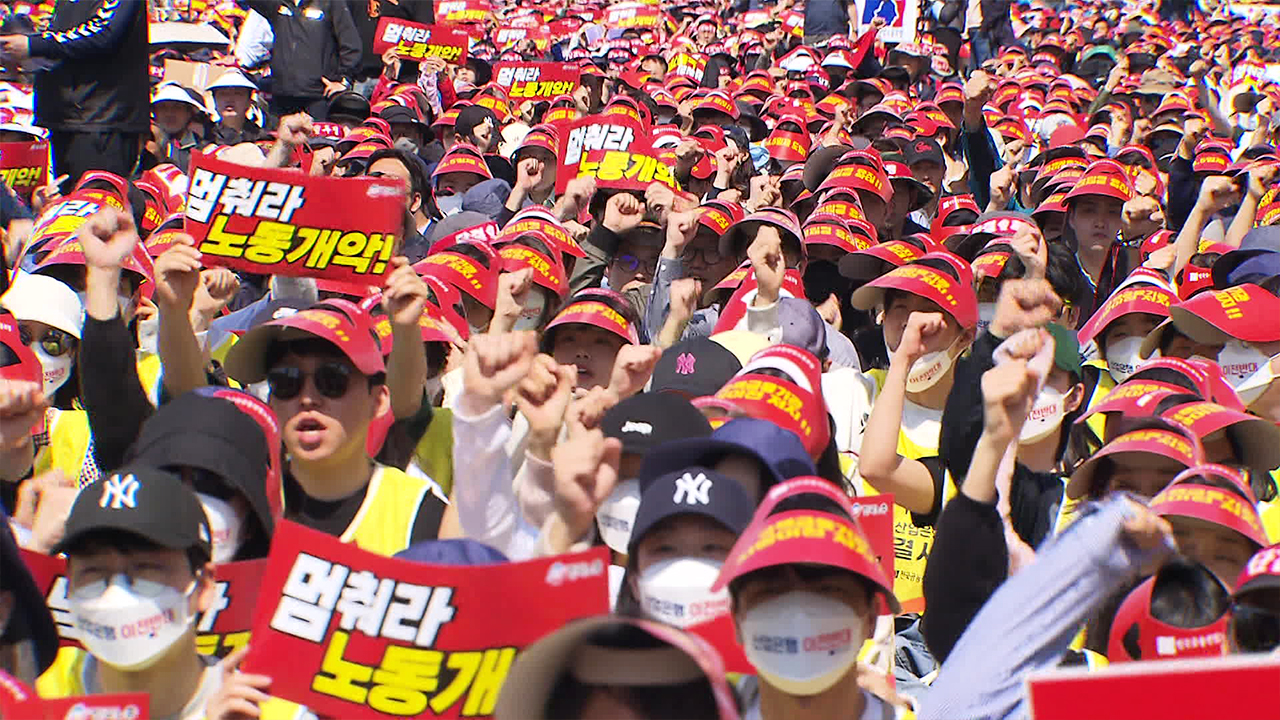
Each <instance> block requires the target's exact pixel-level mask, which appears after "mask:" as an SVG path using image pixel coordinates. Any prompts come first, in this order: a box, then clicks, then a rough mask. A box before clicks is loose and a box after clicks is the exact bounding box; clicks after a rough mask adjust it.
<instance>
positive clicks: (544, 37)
mask: <svg viewBox="0 0 1280 720" xmlns="http://www.w3.org/2000/svg"><path fill="white" fill-rule="evenodd" d="M520 19H525V18H520ZM528 19H529V20H533V21H534V22H536V21H537V20H536V18H528ZM521 40H532V41H533V46H534V47H535V48H537V49H538V51H540V52H546V50H547V48H549V47H551V30H550V29H549V28H547V27H546V26H545V25H542V26H539V25H532V26H530V25H516V24H514V21H513V24H511V25H508V26H506V27H500V28H497V29H496V30H494V31H493V44H494V45H497V46H498V47H499V48H506V47H508V46H510V45H513V44H515V43H518V42H520V41H521Z"/></svg>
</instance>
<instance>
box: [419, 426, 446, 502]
mask: <svg viewBox="0 0 1280 720" xmlns="http://www.w3.org/2000/svg"><path fill="white" fill-rule="evenodd" d="M413 460H414V462H416V463H418V467H420V468H422V471H423V472H425V473H426V474H427V476H428V477H430V478H431V479H432V480H435V481H436V483H437V484H438V485H439V486H440V489H441V490H443V491H444V494H445V495H448V494H449V493H451V492H453V411H452V410H449V409H448V408H439V407H437V408H431V424H430V425H428V426H427V431H426V432H425V433H423V434H422V439H421V440H419V441H418V446H417V447H416V448H414V450H413Z"/></svg>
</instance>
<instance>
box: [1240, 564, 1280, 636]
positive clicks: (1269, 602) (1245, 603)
mask: <svg viewBox="0 0 1280 720" xmlns="http://www.w3.org/2000/svg"><path fill="white" fill-rule="evenodd" d="M1231 599H1232V603H1231V622H1230V625H1229V626H1228V627H1229V628H1230V630H1229V632H1228V633H1227V642H1228V649H1229V650H1230V651H1231V652H1233V653H1272V652H1275V651H1276V650H1277V649H1278V648H1280V545H1272V546H1270V547H1265V548H1263V549H1261V550H1259V551H1258V552H1257V553H1255V554H1254V556H1253V557H1252V558H1249V562H1248V563H1246V564H1245V566H1244V570H1243V571H1242V572H1241V573H1240V577H1239V578H1237V580H1236V590H1235V592H1234V593H1233V594H1232V596H1231Z"/></svg>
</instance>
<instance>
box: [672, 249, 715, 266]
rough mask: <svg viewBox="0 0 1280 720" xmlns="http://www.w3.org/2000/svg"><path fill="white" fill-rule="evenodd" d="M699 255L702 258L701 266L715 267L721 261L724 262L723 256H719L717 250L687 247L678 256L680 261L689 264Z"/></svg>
mask: <svg viewBox="0 0 1280 720" xmlns="http://www.w3.org/2000/svg"><path fill="white" fill-rule="evenodd" d="M699 255H701V256H702V264H703V265H715V264H716V263H718V262H720V261H721V260H724V256H723V255H721V254H720V250H719V249H718V248H714V247H704V248H701V249H698V248H695V247H693V246H688V247H686V248H685V249H684V252H683V253H681V254H680V261H681V262H687V263H690V262H693V259H694V258H696V257H698V256H699Z"/></svg>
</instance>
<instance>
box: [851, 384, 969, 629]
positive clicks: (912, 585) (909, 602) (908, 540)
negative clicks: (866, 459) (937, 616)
mask: <svg viewBox="0 0 1280 720" xmlns="http://www.w3.org/2000/svg"><path fill="white" fill-rule="evenodd" d="M887 374H888V371H887V370H870V371H868V372H867V375H868V376H869V377H871V378H872V379H873V380H875V383H876V396H877V397H878V396H879V394H880V390H881V389H883V388H884V379H885V376H886V375H887ZM907 402H910V401H907ZM928 422H929V423H932V422H933V421H928ZM926 424H928V423H926ZM935 429H936V428H934V427H924V428H919V429H918V430H917V432H911V431H909V430H908V429H906V428H899V430H898V454H899V455H901V456H902V457H904V458H908V459H910V460H920V459H922V458H928V457H937V455H938V446H937V440H936V435H935V434H934V430H935ZM922 435H923V436H930V437H933V438H934V439H933V440H932V442H926V441H925V439H924V438H923V437H921V436H922ZM913 436H914V438H915V439H913ZM855 482H856V483H858V484H861V485H862V494H864V495H876V494H878V491H877V490H876V489H875V488H874V487H872V486H871V485H870V484H869V483H867V482H866V481H864V480H861V479H860V478H859V479H857V480H856V481H855ZM942 487H943V489H942V493H943V494H942V503H943V504H945V503H946V502H947V501H948V500H950V499H951V498H952V497H953V496H954V495H955V493H956V490H955V483H952V482H946V483H943V486H942ZM940 507H941V506H940ZM933 535H934V528H933V526H926V527H918V526H917V525H916V523H915V520H914V519H913V518H912V516H911V511H910V510H907V509H906V508H904V507H902V506H901V505H899V504H897V503H894V505H893V575H894V577H893V594H894V595H896V596H897V597H898V600H899V601H900V602H901V603H902V609H903V610H904V611H905V612H924V589H923V587H922V582H923V580H924V568H925V565H926V564H927V563H928V560H929V552H930V551H931V550H932V549H933Z"/></svg>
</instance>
